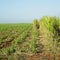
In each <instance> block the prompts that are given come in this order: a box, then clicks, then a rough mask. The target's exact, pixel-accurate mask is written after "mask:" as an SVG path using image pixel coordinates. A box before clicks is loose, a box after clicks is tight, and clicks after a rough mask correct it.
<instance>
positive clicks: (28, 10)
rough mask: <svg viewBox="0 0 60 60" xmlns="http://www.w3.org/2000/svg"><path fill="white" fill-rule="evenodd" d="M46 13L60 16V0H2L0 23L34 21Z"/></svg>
mask: <svg viewBox="0 0 60 60" xmlns="http://www.w3.org/2000/svg"><path fill="white" fill-rule="evenodd" d="M44 15H48V16H60V0H0V23H13V22H14V23H16V22H32V20H33V19H34V18H38V19H39V18H41V17H42V16H44Z"/></svg>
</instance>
